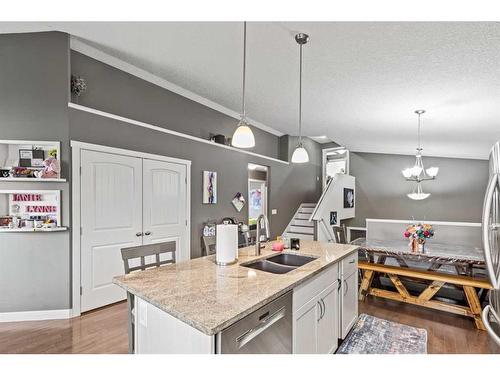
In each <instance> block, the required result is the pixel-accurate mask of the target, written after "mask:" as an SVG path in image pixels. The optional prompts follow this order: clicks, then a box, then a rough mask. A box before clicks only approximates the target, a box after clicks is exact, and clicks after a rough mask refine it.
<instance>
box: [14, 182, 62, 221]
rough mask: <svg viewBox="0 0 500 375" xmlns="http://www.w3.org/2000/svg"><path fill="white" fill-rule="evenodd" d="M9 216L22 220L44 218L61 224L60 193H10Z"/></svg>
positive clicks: (50, 191)
mask: <svg viewBox="0 0 500 375" xmlns="http://www.w3.org/2000/svg"><path fill="white" fill-rule="evenodd" d="M8 195H9V216H17V217H20V218H21V219H33V218H36V217H42V218H44V219H52V220H54V221H55V222H56V223H58V224H59V223H60V195H61V193H60V191H59V190H44V191H18V192H9V194H8Z"/></svg>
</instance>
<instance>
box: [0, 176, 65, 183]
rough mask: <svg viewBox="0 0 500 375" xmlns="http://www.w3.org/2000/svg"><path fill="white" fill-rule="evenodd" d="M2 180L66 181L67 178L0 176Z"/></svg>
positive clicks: (0, 180)
mask: <svg viewBox="0 0 500 375" xmlns="http://www.w3.org/2000/svg"><path fill="white" fill-rule="evenodd" d="M2 181H9V182H12V181H21V182H66V181H67V180H66V179H65V178H34V177H0V182H2Z"/></svg>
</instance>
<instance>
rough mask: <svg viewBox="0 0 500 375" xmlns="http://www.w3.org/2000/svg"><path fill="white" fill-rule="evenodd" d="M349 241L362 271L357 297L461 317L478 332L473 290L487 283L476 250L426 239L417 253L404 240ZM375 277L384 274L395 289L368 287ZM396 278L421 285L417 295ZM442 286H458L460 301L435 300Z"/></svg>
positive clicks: (477, 304) (479, 323)
mask: <svg viewBox="0 0 500 375" xmlns="http://www.w3.org/2000/svg"><path fill="white" fill-rule="evenodd" d="M352 244H353V245H357V246H359V251H360V252H361V253H360V259H363V260H360V262H359V264H358V267H359V269H360V270H361V271H362V273H363V276H362V279H361V285H360V289H359V299H360V300H364V299H365V298H366V296H367V295H372V296H376V297H381V298H386V299H390V300H394V301H399V302H405V303H410V304H413V305H419V306H424V307H427V308H433V309H436V310H441V311H446V312H449V313H454V314H459V315H464V316H468V317H471V318H473V319H474V322H475V324H476V327H477V328H478V329H483V330H484V325H483V323H482V321H481V303H480V299H479V296H478V292H479V291H481V290H485V289H486V290H487V289H491V288H492V286H491V284H490V283H489V281H488V279H487V278H486V276H485V275H486V271H485V270H484V257H483V251H482V249H481V248H479V247H474V246H466V245H460V244H450V243H447V244H444V243H437V242H432V240H429V241H427V243H426V244H425V246H424V248H423V250H422V251H413V250H412V248H411V247H410V246H409V241H408V240H397V239H395V240H376V239H372V240H371V239H368V240H367V239H366V238H358V239H356V240H354V241H352ZM389 259H392V260H391V261H389ZM388 263H391V264H388ZM377 275H387V276H388V278H389V280H390V281H391V283H392V285H393V286H394V289H395V290H396V291H391V290H387V289H382V288H380V287H379V286H378V285H377V286H376V285H374V280H375V276H377ZM402 280H403V281H405V280H412V281H416V282H419V283H423V284H424V289H423V291H421V292H420V293H419V294H417V295H415V294H411V293H410V292H409V291H408V289H407V288H406V286H405V284H404V283H403V281H402ZM445 284H450V285H453V286H454V287H455V288H461V289H463V291H464V295H465V300H466V305H460V304H456V303H450V302H448V301H442V300H439V299H436V298H435V296H436V294H437V293H438V292H439V290H440V289H441V288H442V287H443V286H444V285H445Z"/></svg>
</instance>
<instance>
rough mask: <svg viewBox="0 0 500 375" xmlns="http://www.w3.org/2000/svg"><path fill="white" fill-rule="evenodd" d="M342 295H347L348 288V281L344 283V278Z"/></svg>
mask: <svg viewBox="0 0 500 375" xmlns="http://www.w3.org/2000/svg"><path fill="white" fill-rule="evenodd" d="M344 286H345V288H344V296H345V295H347V291H348V290H349V283H346V282H345V280H344Z"/></svg>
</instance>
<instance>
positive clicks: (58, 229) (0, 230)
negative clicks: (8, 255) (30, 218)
mask: <svg viewBox="0 0 500 375" xmlns="http://www.w3.org/2000/svg"><path fill="white" fill-rule="evenodd" d="M65 230H68V227H55V228H13V229H10V228H0V233H8V232H22V233H35V232H63V231H65Z"/></svg>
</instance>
